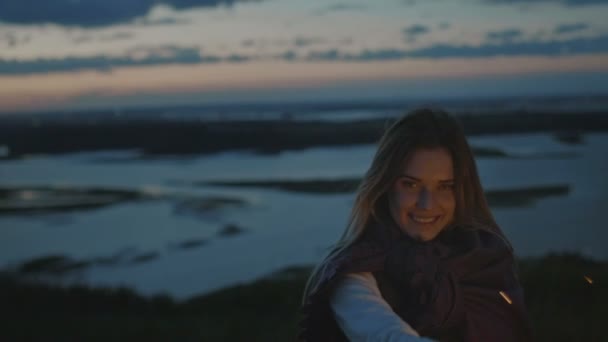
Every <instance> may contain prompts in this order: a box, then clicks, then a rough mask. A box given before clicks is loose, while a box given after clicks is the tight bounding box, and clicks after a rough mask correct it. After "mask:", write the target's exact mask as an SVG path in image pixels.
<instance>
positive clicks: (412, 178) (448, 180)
mask: <svg viewBox="0 0 608 342" xmlns="http://www.w3.org/2000/svg"><path fill="white" fill-rule="evenodd" d="M400 177H404V178H409V179H411V180H414V181H416V182H422V180H421V179H420V178H416V177H414V176H410V175H408V174H406V173H402V174H401V175H400ZM439 183H454V179H453V178H450V179H442V180H440V181H439Z"/></svg>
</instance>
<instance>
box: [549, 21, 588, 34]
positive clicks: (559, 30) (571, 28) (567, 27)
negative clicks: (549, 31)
mask: <svg viewBox="0 0 608 342" xmlns="http://www.w3.org/2000/svg"><path fill="white" fill-rule="evenodd" d="M588 28H589V25H587V24H585V23H574V24H561V25H558V26H556V27H555V29H554V30H553V33H555V34H564V33H571V32H577V31H582V30H586V29H588Z"/></svg>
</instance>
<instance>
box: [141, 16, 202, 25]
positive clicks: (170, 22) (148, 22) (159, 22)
mask: <svg viewBox="0 0 608 342" xmlns="http://www.w3.org/2000/svg"><path fill="white" fill-rule="evenodd" d="M189 22H190V21H189V20H185V19H177V18H171V17H164V18H158V19H148V18H142V19H140V20H136V22H135V23H136V24H137V25H140V26H170V25H183V24H188V23H189Z"/></svg>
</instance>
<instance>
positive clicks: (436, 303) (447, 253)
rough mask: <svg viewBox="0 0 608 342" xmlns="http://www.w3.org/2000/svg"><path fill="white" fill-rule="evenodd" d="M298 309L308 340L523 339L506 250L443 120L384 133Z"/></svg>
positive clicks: (458, 133)
mask: <svg viewBox="0 0 608 342" xmlns="http://www.w3.org/2000/svg"><path fill="white" fill-rule="evenodd" d="M303 312H304V320H303V321H302V326H303V328H304V330H303V332H302V334H301V338H302V339H304V340H307V341H315V342H316V341H341V340H347V339H348V340H351V341H429V340H431V339H432V340H438V341H484V342H487V341H492V342H496V341H529V340H531V337H530V335H531V334H530V327H529V324H528V319H527V315H526V312H525V307H524V304H523V295H522V291H521V287H520V285H519V282H518V280H517V277H516V273H515V261H514V256H513V251H512V248H511V245H510V244H509V242H508V241H507V239H506V237H505V236H504V234H503V233H502V231H501V230H500V228H499V227H498V225H497V224H496V222H495V221H494V218H493V216H492V214H491V212H490V209H489V207H488V204H487V201H486V199H485V196H484V193H483V190H482V188H481V183H480V180H479V176H478V174H477V169H476V166H475V162H474V160H473V155H472V152H471V149H470V147H469V145H468V143H467V141H466V138H465V136H464V133H463V131H462V128H461V127H460V125H459V124H458V122H457V121H456V120H455V119H454V118H452V117H450V116H449V115H447V114H446V113H445V112H442V111H437V110H430V109H420V110H416V111H414V112H412V113H410V114H408V115H406V116H404V117H403V118H402V119H400V120H398V121H397V122H395V123H394V124H393V125H392V126H391V127H390V128H389V129H388V130H387V131H386V132H385V134H384V136H383V137H382V138H381V140H380V143H379V146H378V150H377V152H376V155H375V157H374V159H373V162H372V165H371V167H370V168H369V170H368V171H367V173H366V174H365V176H364V178H363V180H362V182H361V184H360V186H359V189H358V191H357V195H356V199H355V203H354V206H353V209H352V212H351V216H350V220H349V224H348V225H347V228H346V230H345V232H344V233H343V235H342V237H341V238H340V240H339V241H338V243H337V244H336V245H335V246H334V248H333V249H332V251H331V252H330V253H329V255H328V256H327V257H326V258H325V260H324V261H323V262H322V263H320V264H319V265H318V266H317V267H316V269H315V270H314V271H313V273H312V275H311V277H310V279H309V281H308V284H307V286H306V290H305V293H304V306H303ZM419 336H423V337H419Z"/></svg>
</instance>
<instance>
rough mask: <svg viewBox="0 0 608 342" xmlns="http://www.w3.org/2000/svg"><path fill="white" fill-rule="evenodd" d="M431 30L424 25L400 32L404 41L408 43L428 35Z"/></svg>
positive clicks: (406, 28)
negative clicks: (403, 36)
mask: <svg viewBox="0 0 608 342" xmlns="http://www.w3.org/2000/svg"><path fill="white" fill-rule="evenodd" d="M430 31H431V30H430V29H429V28H428V27H427V26H424V25H420V24H416V25H412V26H408V27H405V28H404V29H403V30H402V32H403V34H404V35H405V39H406V41H408V42H412V41H415V40H416V38H418V37H419V36H421V35H423V34H426V33H429V32H430Z"/></svg>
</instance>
